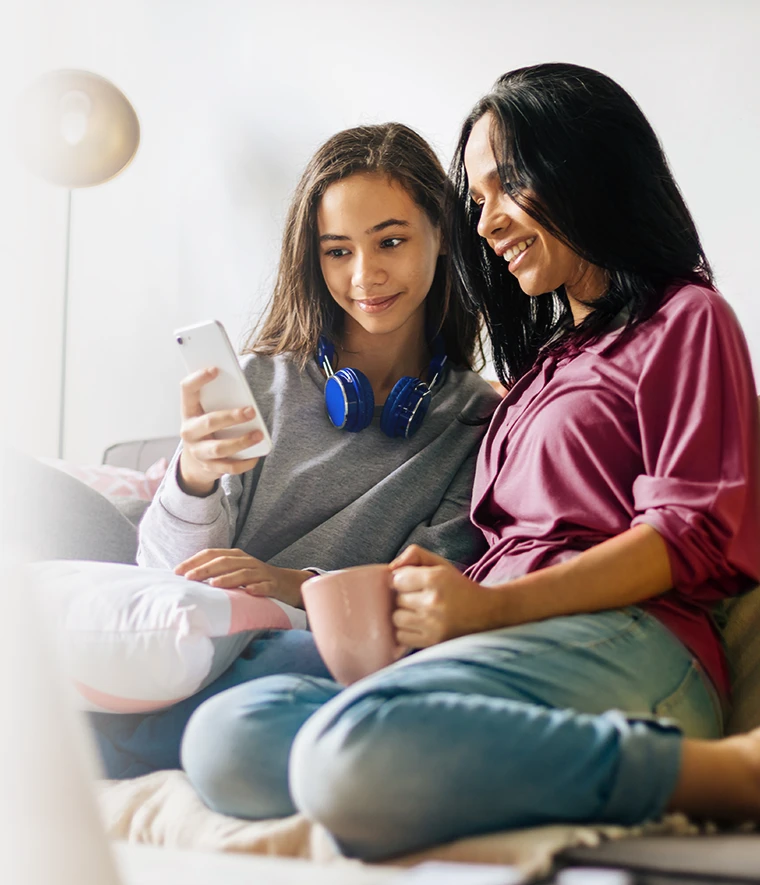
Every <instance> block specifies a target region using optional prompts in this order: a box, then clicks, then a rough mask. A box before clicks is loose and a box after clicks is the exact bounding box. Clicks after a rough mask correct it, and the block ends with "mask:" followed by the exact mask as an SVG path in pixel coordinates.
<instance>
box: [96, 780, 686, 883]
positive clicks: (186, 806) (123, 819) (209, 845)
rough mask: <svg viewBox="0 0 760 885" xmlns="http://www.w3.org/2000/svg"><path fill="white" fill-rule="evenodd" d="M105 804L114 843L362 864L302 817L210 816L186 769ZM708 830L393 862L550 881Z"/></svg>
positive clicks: (531, 840) (601, 830)
mask: <svg viewBox="0 0 760 885" xmlns="http://www.w3.org/2000/svg"><path fill="white" fill-rule="evenodd" d="M100 804H101V810H102V814H103V817H104V821H105V825H106V830H107V832H108V834H109V835H110V836H111V837H112V838H114V839H122V840H127V841H129V842H137V843H144V844H150V845H164V846H167V847H170V848H184V849H195V850H198V851H236V852H245V853H249V854H267V855H277V856H279V857H295V858H302V859H305V860H312V861H315V862H317V863H340V864H342V865H347V864H353V865H355V866H361V864H360V862H359V861H354V860H348V859H346V858H344V857H343V856H342V855H341V854H340V853H339V852H338V850H337V849H336V847H335V845H334V843H333V841H332V839H331V838H330V835H329V834H328V833H327V831H326V830H325V829H324V828H322V827H321V826H319V825H318V824H313V823H311V822H310V821H308V820H307V819H306V818H305V817H304V816H303V815H300V814H296V815H293V816H292V817H287V818H282V819H281V820H266V821H245V820H239V819H238V818H234V817H226V816H224V815H222V814H216V813H215V812H213V811H209V809H208V808H206V806H205V805H204V804H203V803H202V802H201V800H200V799H199V798H198V796H197V794H196V792H195V790H194V789H193V788H192V786H191V785H190V783H189V781H188V780H187V778H186V776H185V774H184V773H183V772H181V771H158V772H155V773H154V774H148V775H145V776H144V777H140V778H135V779H134V780H127V781H103V782H101V784H100ZM698 832H704V830H700V828H699V827H697V826H696V825H695V824H693V823H691V822H690V821H688V820H687V819H686V818H685V817H683V816H682V815H669V816H668V817H667V818H665V819H664V820H662V821H661V822H659V823H656V824H647V825H646V826H642V827H633V828H626V827H612V826H571V825H568V826H549V827H538V828H535V829H529V830H515V831H512V832H503V833H494V834H491V835H488V836H477V837H473V838H468V839H460V840H459V841H457V842H451V843H449V844H446V845H439V846H437V847H435V848H431V849H429V850H427V851H422V852H417V853H415V854H410V855H406V856H404V857H401V858H394V859H393V860H392V861H391V862H390V863H391V864H393V865H395V866H413V865H414V864H417V863H421V862H422V861H425V860H444V861H459V862H464V863H492V864H513V865H515V866H517V867H518V868H519V869H520V871H521V872H522V873H523V874H524V875H525V876H526V877H527V878H533V877H538V876H544V875H546V873H547V872H548V871H549V869H550V868H551V864H552V859H553V857H554V855H555V854H557V853H558V852H559V851H562V850H563V849H565V848H570V847H573V846H578V845H591V846H593V845H598V844H599V843H600V842H601V841H603V840H607V839H620V838H623V837H630V836H637V835H643V834H648V835H653V834H666V833H667V834H678V835H685V834H693V833H694V834H695V833H698Z"/></svg>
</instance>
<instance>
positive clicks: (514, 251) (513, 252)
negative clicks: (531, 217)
mask: <svg viewBox="0 0 760 885" xmlns="http://www.w3.org/2000/svg"><path fill="white" fill-rule="evenodd" d="M535 241H536V238H535V237H529V238H528V239H527V240H522V242H520V243H517V245H516V246H512V248H511V249H507V251H506V252H505V253H504V260H505V261H506V262H507V263H509V262H510V261H511V260H512V259H513V258H515V257H516V256H517V255H519V254H520V253H521V252H524V251H525V250H526V249H527V248H528V246H532V245H533V243H535Z"/></svg>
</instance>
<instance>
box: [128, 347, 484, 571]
mask: <svg viewBox="0 0 760 885" xmlns="http://www.w3.org/2000/svg"><path fill="white" fill-rule="evenodd" d="M242 364H243V370H244V372H245V375H246V377H247V379H248V382H249V383H250V385H251V389H252V390H253V394H254V396H255V398H256V402H257V403H258V406H259V409H260V410H261V413H262V415H263V417H264V419H265V421H266V423H267V427H268V428H269V431H270V433H271V436H272V442H273V449H272V451H271V453H270V454H269V455H267V456H266V457H265V458H262V459H260V460H259V462H258V464H257V465H256V467H255V468H254V469H253V470H251V471H249V472H248V473H245V474H243V475H242V476H230V475H228V476H224V477H223V478H222V481H221V483H220V485H219V487H218V488H217V489H216V491H214V492H213V493H212V494H211V495H209V496H208V497H206V498H197V497H193V496H190V495H187V494H185V493H184V492H183V491H182V490H181V489H180V487H179V485H178V483H177V478H176V469H177V460H178V458H179V452H178V453H177V454H176V455H175V457H174V461H173V463H172V465H171V467H170V469H169V471H168V472H167V474H166V478H165V480H164V482H163V484H162V486H161V488H160V489H159V491H158V493H157V494H156V496H155V498H154V500H153V503H152V504H151V506H150V507H149V508H148V510H147V512H146V514H145V516H144V517H143V520H142V522H141V524H140V546H139V550H138V554H137V561H138V563H139V564H140V565H144V566H153V567H159V568H160V567H163V568H174V566H176V565H177V564H179V563H180V562H182V561H183V560H185V559H187V558H188V557H190V556H192V555H193V554H195V553H198V552H199V551H200V550H203V549H206V548H209V547H220V548H231V547H237V548H239V549H241V550H244V551H245V552H246V553H248V554H250V555H251V556H254V557H256V558H257V559H260V560H262V561H264V562H268V563H271V564H272V565H275V566H282V567H285V568H307V567H316V568H320V569H328V570H329V569H337V568H347V567H349V566H353V565H361V564H363V563H373V562H388V561H390V560H391V559H392V558H393V557H394V556H395V555H396V554H397V553H398V552H400V551H401V550H402V549H403V548H404V547H406V546H407V545H408V544H411V543H416V544H421V545H422V546H423V547H426V548H427V549H429V550H433V551H435V552H436V553H439V554H440V555H441V556H445V557H446V558H447V559H450V560H451V561H453V562H454V563H456V564H457V565H459V566H460V567H464V566H465V565H468V564H469V563H471V562H473V561H475V560H476V559H477V558H478V557H479V556H480V554H481V553H482V552H483V551H484V549H485V542H484V540H483V537H482V535H481V534H480V532H479V531H478V530H477V529H476V528H475V527H474V526H473V525H472V524H471V522H470V519H469V508H470V495H471V491H472V481H473V475H474V471H475V458H476V454H477V449H478V444H479V442H480V440H481V439H482V437H483V434H484V433H485V429H486V425H487V423H488V418H489V416H490V415H491V413H492V412H493V410H494V408H495V407H496V405H497V403H498V402H499V397H498V396H497V394H496V393H494V391H493V390H492V389H491V387H490V386H489V385H488V384H487V383H486V382H485V381H484V380H483V379H482V378H480V377H479V376H477V375H476V374H475V373H473V372H470V371H466V370H460V369H449V371H448V372H447V374H446V378H445V381H444V383H442V384H440V383H439V384H437V385H436V387H435V388H434V389H433V393H432V397H431V403H430V408H429V410H428V413H427V415H426V417H425V420H424V421H423V423H422V426H421V427H420V429H419V431H418V432H417V434H416V435H415V436H414V437H413V438H412V439H410V440H404V439H390V438H389V437H387V436H385V434H384V433H383V432H382V431H381V430H380V426H379V419H378V418H377V417H376V418H375V420H374V421H373V423H372V424H371V425H370V426H369V427H367V428H366V429H365V430H363V431H361V432H360V433H346V432H344V431H342V430H337V429H336V428H334V427H333V426H332V424H331V423H330V421H329V419H328V417H327V414H326V411H325V404H324V388H325V378H324V375H323V374H322V372H321V371H320V370H319V368H318V367H317V365H316V363H315V362H314V361H310V362H309V364H308V365H307V367H306V369H305V370H304V371H300V370H299V369H298V367H297V366H296V364H295V363H294V362H293V360H292V358H290V357H289V356H288V355H280V356H275V357H269V356H260V355H254V356H247V357H245V358H244V359H243V363H242Z"/></svg>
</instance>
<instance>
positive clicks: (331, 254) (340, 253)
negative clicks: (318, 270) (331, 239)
mask: <svg viewBox="0 0 760 885" xmlns="http://www.w3.org/2000/svg"><path fill="white" fill-rule="evenodd" d="M346 255H348V249H341V248H340V247H338V248H335V249H328V250H327V251H326V252H325V257H326V258H343V257H344V256H346Z"/></svg>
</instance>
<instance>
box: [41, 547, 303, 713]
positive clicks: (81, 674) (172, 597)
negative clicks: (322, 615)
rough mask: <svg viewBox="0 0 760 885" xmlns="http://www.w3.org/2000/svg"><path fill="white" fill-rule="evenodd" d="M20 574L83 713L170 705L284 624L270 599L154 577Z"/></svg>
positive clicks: (100, 568) (97, 566)
mask: <svg viewBox="0 0 760 885" xmlns="http://www.w3.org/2000/svg"><path fill="white" fill-rule="evenodd" d="M30 569H31V571H32V574H33V576H34V577H35V578H36V581H35V583H36V585H37V588H38V591H39V593H40V594H41V600H40V601H41V605H40V610H41V611H43V612H45V613H46V614H47V616H48V617H49V618H50V620H51V621H52V629H53V633H54V635H55V636H56V637H57V638H58V639H59V641H60V644H61V646H62V660H63V661H64V662H65V667H66V669H67V674H68V676H69V677H70V679H71V680H72V681H73V684H74V687H75V689H76V696H77V698H78V701H79V707H80V708H81V709H84V710H90V711H100V712H109V713H147V712H151V711H154V710H159V709H162V708H164V707H168V706H171V705H172V704H175V703H177V702H178V701H181V700H183V699H184V698H186V697H189V696H190V695H192V694H194V693H195V692H196V691H199V690H200V689H202V688H205V686H207V685H208V684H209V683H211V682H213V680H214V679H216V678H217V677H219V676H221V674H222V673H223V672H224V671H225V670H226V669H227V668H228V667H229V666H230V665H231V664H232V662H233V661H234V660H235V658H236V657H237V656H238V655H239V654H240V653H241V652H242V651H243V649H244V648H245V647H246V645H247V644H248V643H249V642H250V641H251V639H252V638H253V637H254V636H255V635H256V633H257V632H258V631H261V630H269V629H289V628H290V626H291V622H290V619H289V617H288V615H287V614H286V613H285V611H284V610H283V609H282V608H281V607H280V605H279V604H278V603H277V602H275V601H273V600H271V599H266V598H263V597H256V596H251V595H249V594H248V593H246V592H245V591H243V590H219V589H217V588H215V587H210V586H208V585H207V584H201V583H198V582H195V581H188V580H187V579H186V578H183V577H180V576H178V575H175V574H173V573H172V572H170V571H167V570H164V569H147V568H138V567H137V566H131V565H122V564H120V563H105V562H83V561H53V562H42V563H36V564H33V565H31V566H30Z"/></svg>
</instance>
